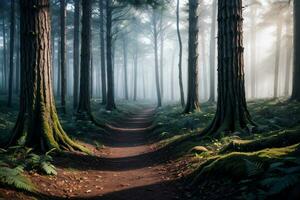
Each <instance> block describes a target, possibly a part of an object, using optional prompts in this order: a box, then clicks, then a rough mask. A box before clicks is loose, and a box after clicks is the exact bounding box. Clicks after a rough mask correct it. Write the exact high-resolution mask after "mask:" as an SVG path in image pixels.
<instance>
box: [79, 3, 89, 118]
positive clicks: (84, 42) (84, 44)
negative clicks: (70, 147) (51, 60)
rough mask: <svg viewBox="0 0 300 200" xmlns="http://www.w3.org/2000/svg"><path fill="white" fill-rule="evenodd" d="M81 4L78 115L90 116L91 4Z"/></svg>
mask: <svg viewBox="0 0 300 200" xmlns="http://www.w3.org/2000/svg"><path fill="white" fill-rule="evenodd" d="M81 3H82V31H81V59H80V92H79V106H78V113H83V114H90V112H91V105H90V65H91V18H92V2H91V1H84V0H83V1H81Z"/></svg>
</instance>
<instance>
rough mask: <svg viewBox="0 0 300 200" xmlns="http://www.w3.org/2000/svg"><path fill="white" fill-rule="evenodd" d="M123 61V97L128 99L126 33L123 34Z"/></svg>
mask: <svg viewBox="0 0 300 200" xmlns="http://www.w3.org/2000/svg"><path fill="white" fill-rule="evenodd" d="M122 39H123V61H124V87H125V90H124V92H125V99H126V100H128V99H129V95H128V72H127V71H128V69H127V68H128V67H127V64H128V61H127V59H128V55H127V37H126V35H125V34H124V35H123V38H122Z"/></svg>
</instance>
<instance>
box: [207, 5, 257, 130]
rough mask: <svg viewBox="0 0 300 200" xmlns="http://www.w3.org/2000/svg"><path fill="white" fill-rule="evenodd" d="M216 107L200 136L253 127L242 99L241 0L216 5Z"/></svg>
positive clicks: (243, 88)
mask: <svg viewBox="0 0 300 200" xmlns="http://www.w3.org/2000/svg"><path fill="white" fill-rule="evenodd" d="M218 19H219V20H218V103H217V111H216V115H215V118H214V120H213V122H212V123H211V125H210V126H209V127H208V128H207V129H206V130H204V132H203V134H212V135H216V134H219V133H221V132H223V131H226V132H235V131H243V130H245V129H247V127H248V125H249V124H253V122H252V120H251V117H250V114H249V112H248V109H247V104H246V97H245V85H244V84H245V77H244V76H245V75H244V48H243V14H242V0H234V1H233V0H230V1H228V0H219V1H218Z"/></svg>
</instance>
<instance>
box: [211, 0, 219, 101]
mask: <svg viewBox="0 0 300 200" xmlns="http://www.w3.org/2000/svg"><path fill="white" fill-rule="evenodd" d="M217 11H218V0H213V6H212V19H211V33H210V56H209V62H210V97H209V101H210V102H215V101H216V99H215V98H216V97H215V96H216V95H215V88H216V87H215V68H216V22H217Z"/></svg>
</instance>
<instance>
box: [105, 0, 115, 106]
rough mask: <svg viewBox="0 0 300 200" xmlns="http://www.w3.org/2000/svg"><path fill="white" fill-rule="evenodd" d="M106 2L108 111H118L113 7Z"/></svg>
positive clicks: (109, 0)
mask: <svg viewBox="0 0 300 200" xmlns="http://www.w3.org/2000/svg"><path fill="white" fill-rule="evenodd" d="M111 3H112V2H111V0H106V59H107V61H106V62H107V100H106V110H114V109H116V104H115V94H114V93H115V91H114V69H113V56H112V10H113V8H112V5H111Z"/></svg>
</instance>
